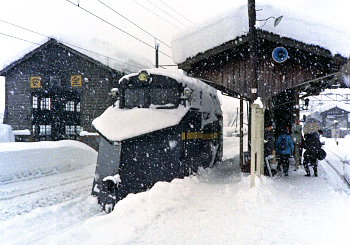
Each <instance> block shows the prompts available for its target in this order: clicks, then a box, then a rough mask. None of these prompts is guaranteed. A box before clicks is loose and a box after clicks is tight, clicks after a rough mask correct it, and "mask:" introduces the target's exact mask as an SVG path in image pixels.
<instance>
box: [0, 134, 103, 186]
mask: <svg viewBox="0 0 350 245" xmlns="http://www.w3.org/2000/svg"><path fill="white" fill-rule="evenodd" d="M96 160H97V152H96V151H95V150H93V149H92V148H90V147H89V146H87V145H85V144H83V143H81V142H78V141H73V140H62V141H42V142H32V143H20V142H15V143H0V169H1V171H0V184H3V183H5V182H16V181H21V180H23V179H26V178H35V177H40V176H42V175H48V174H52V173H57V172H59V173H63V172H67V171H71V170H75V169H79V168H82V167H84V166H87V165H90V164H96Z"/></svg>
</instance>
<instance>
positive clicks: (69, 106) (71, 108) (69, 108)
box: [66, 101, 74, 111]
mask: <svg viewBox="0 0 350 245" xmlns="http://www.w3.org/2000/svg"><path fill="white" fill-rule="evenodd" d="M66 111H74V101H68V102H67V103H66Z"/></svg>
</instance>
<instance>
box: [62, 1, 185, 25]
mask: <svg viewBox="0 0 350 245" xmlns="http://www.w3.org/2000/svg"><path fill="white" fill-rule="evenodd" d="M67 1H68V0H67ZM133 1H134V2H135V3H136V4H137V5H139V6H141V7H142V8H144V9H146V10H147V11H149V12H151V13H152V14H154V15H156V16H158V17H159V18H161V19H162V20H164V21H165V22H167V23H168V24H170V25H172V26H174V27H176V28H177V29H179V30H181V29H182V28H181V27H179V26H178V25H175V24H174V23H172V22H170V21H169V20H167V19H165V18H164V17H163V16H161V15H159V14H157V13H156V12H154V11H153V10H152V9H149V8H147V7H145V6H144V5H142V4H141V3H139V2H137V1H136V0H133Z"/></svg>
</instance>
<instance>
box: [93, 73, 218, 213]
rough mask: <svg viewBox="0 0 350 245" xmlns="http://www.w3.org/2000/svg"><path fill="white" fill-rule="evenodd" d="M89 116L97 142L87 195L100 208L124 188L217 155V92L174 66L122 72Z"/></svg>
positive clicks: (142, 185) (180, 173)
mask: <svg viewBox="0 0 350 245" xmlns="http://www.w3.org/2000/svg"><path fill="white" fill-rule="evenodd" d="M111 93H112V95H113V96H114V97H115V98H116V99H115V103H113V106H111V107H109V108H108V109H107V110H106V111H105V112H104V113H103V114H102V115H101V116H100V117H98V118H96V119H95V120H94V121H93V125H94V127H95V129H96V130H97V131H98V132H99V134H100V136H101V137H100V138H101V139H100V145H99V151H98V159H97V166H96V174H95V178H94V183H93V188H92V195H94V196H97V197H98V201H99V203H100V204H101V205H102V207H103V208H104V210H105V211H106V212H110V211H111V210H113V208H114V205H115V204H116V203H117V202H118V201H119V200H120V199H122V198H124V197H125V196H126V195H127V194H129V193H137V192H141V191H145V190H147V189H149V188H151V187H152V186H153V185H154V184H155V183H156V182H157V181H171V180H172V179H174V178H183V177H184V176H187V175H190V174H191V173H192V172H196V171H197V169H198V167H204V168H205V167H212V166H213V165H214V164H215V163H216V162H218V161H220V160H221V158H222V149H223V147H222V142H223V140H222V111H221V108H220V102H219V99H218V97H217V91H216V90H215V89H214V88H212V87H210V86H209V85H207V84H205V83H203V82H202V81H200V80H198V79H194V78H190V77H188V76H185V75H183V74H182V73H181V72H179V71H171V72H169V71H165V70H161V69H148V70H142V71H141V72H139V73H134V74H131V75H127V76H124V77H123V78H121V79H120V80H119V84H118V87H117V88H114V89H112V91H111Z"/></svg>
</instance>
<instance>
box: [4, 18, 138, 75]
mask: <svg viewBox="0 0 350 245" xmlns="http://www.w3.org/2000/svg"><path fill="white" fill-rule="evenodd" d="M0 22H3V23H6V24H8V25H12V26H15V27H17V28H20V29H23V30H26V31H28V32H31V33H34V34H37V35H40V36H43V37H46V38H48V39H50V38H51V37H50V36H47V35H44V34H42V33H39V32H36V31H33V30H30V29H28V28H26V27H22V26H19V25H16V24H14V23H11V22H8V21H5V20H1V19H0ZM0 34H1V35H3V36H7V37H11V38H14V39H18V40H21V41H24V42H28V43H32V44H36V45H38V46H40V45H42V44H40V43H36V42H32V41H29V40H26V39H23V38H20V37H16V36H12V35H9V34H6V33H0ZM58 41H59V42H61V43H63V44H66V45H69V46H71V47H74V48H78V49H80V50H84V51H87V52H90V53H92V54H96V55H99V56H101V57H104V58H107V59H111V60H114V61H117V62H119V63H123V64H126V65H129V66H133V67H135V68H138V69H142V67H139V66H135V65H133V64H130V63H127V62H124V61H121V60H118V59H115V58H113V57H110V56H106V55H103V54H100V53H98V52H95V51H92V50H90V49H86V48H83V47H80V46H77V45H74V44H71V43H68V42H65V41H60V40H58Z"/></svg>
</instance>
